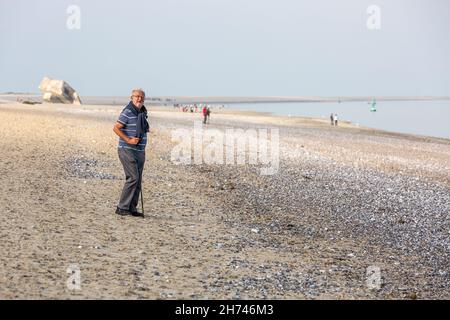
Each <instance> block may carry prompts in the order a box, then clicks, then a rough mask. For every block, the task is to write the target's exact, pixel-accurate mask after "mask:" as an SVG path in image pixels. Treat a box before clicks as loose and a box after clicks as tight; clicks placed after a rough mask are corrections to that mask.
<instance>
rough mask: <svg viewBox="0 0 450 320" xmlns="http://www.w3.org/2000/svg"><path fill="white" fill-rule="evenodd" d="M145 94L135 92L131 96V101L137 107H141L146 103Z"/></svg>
mask: <svg viewBox="0 0 450 320" xmlns="http://www.w3.org/2000/svg"><path fill="white" fill-rule="evenodd" d="M144 100H145V95H144V94H143V93H142V92H138V91H136V92H133V95H132V96H131V101H132V102H133V104H134V105H135V106H136V107H137V108H141V107H142V106H143V104H144Z"/></svg>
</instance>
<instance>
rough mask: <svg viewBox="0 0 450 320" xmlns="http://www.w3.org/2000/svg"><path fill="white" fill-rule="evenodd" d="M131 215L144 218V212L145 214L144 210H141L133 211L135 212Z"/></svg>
mask: <svg viewBox="0 0 450 320" xmlns="http://www.w3.org/2000/svg"><path fill="white" fill-rule="evenodd" d="M131 215H132V216H133V217H142V218H144V214H143V213H142V212H139V211H133V212H132V213H131Z"/></svg>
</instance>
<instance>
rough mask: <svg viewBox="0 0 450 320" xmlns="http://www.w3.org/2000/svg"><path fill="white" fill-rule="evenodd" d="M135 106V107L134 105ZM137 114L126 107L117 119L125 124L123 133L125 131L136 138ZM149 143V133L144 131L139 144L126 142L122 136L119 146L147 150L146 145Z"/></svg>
mask: <svg viewBox="0 0 450 320" xmlns="http://www.w3.org/2000/svg"><path fill="white" fill-rule="evenodd" d="M133 108H135V107H134V106H133ZM137 119H138V117H137V115H135V114H134V113H133V111H131V110H130V109H129V108H127V107H125V109H123V110H122V112H121V113H120V116H119V119H118V120H117V121H118V122H120V123H121V124H123V125H124V127H123V128H122V129H121V131H122V132H123V133H125V134H126V135H127V136H129V137H131V138H134V137H137V134H136V124H137ZM146 145H147V133H144V136H143V137H142V139H141V141H139V144H138V145H132V144H128V143H126V142H125V141H124V140H122V138H120V137H119V148H125V149H131V150H135V151H145V146H146Z"/></svg>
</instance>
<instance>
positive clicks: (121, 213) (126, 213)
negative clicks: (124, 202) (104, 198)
mask: <svg viewBox="0 0 450 320" xmlns="http://www.w3.org/2000/svg"><path fill="white" fill-rule="evenodd" d="M116 213H117V214H118V215H121V216H128V215H130V214H131V212H130V211H128V210H123V209H120V208H116Z"/></svg>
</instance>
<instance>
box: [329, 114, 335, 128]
mask: <svg viewBox="0 0 450 320" xmlns="http://www.w3.org/2000/svg"><path fill="white" fill-rule="evenodd" d="M330 122H331V125H332V126H334V114H330Z"/></svg>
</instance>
